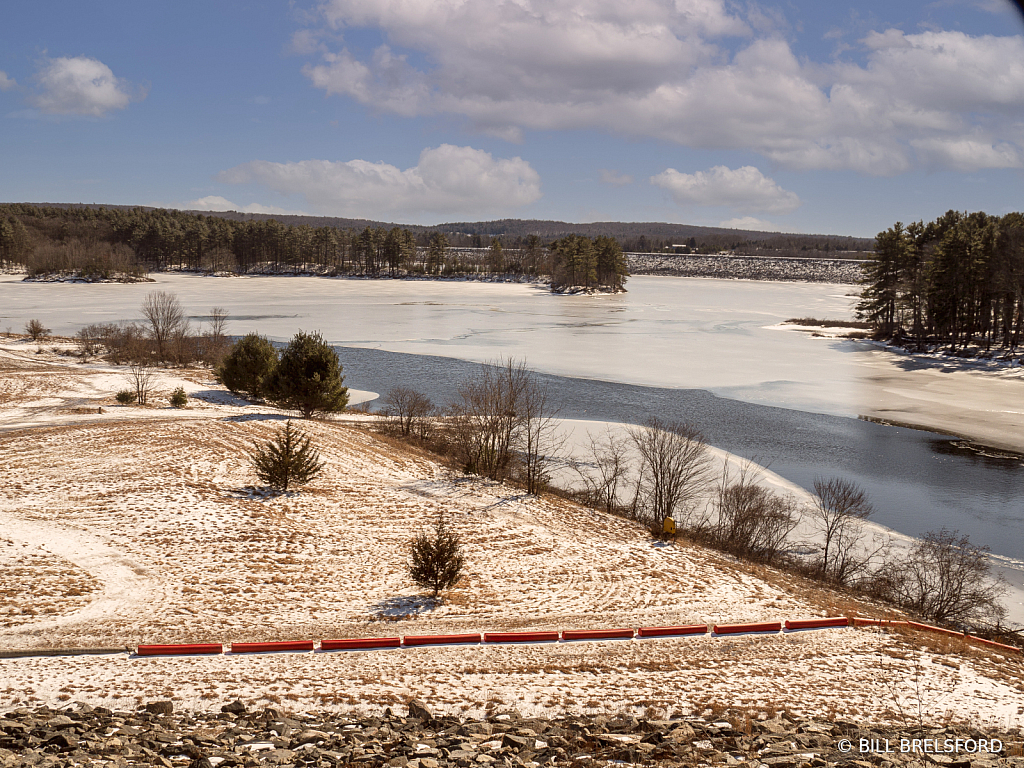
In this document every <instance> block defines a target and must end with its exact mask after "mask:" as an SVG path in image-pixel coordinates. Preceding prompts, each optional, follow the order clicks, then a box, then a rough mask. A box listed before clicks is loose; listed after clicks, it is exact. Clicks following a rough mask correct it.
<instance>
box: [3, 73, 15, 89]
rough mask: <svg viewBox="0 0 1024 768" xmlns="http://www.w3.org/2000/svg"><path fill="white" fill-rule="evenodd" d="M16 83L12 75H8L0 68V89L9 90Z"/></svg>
mask: <svg viewBox="0 0 1024 768" xmlns="http://www.w3.org/2000/svg"><path fill="white" fill-rule="evenodd" d="M17 85H18V84H17V83H16V82H14V78H13V77H8V76H7V73H6V72H4V71H2V70H0V91H9V90H11V88H14V87H16V86H17Z"/></svg>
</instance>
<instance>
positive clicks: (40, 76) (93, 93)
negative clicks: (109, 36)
mask: <svg viewBox="0 0 1024 768" xmlns="http://www.w3.org/2000/svg"><path fill="white" fill-rule="evenodd" d="M35 81H36V83H37V85H38V87H39V90H38V92H37V93H35V94H33V95H32V96H31V97H30V98H29V102H30V103H31V104H32V106H34V107H35V108H36V109H38V110H40V111H42V112H46V113H49V114H54V115H91V116H93V117H101V116H102V115H104V114H106V113H107V112H110V111H111V110H114V109H124V108H125V107H127V106H128V104H129V102H131V101H133V100H136V101H137V100H139V99H142V98H145V93H143V92H136V93H135V94H133V93H131V92H130V91H131V86H130V85H129V84H128V83H127V82H126V81H125V80H122V79H120V78H117V77H114V73H113V72H112V71H111V70H110V67H108V66H107V65H106V64H104V63H103V62H101V61H97V60H96V59H90V58H88V57H86V56H76V57H74V58H61V59H47V61H46V63H45V64H44V65H43V67H42V68H41V69H40V70H39V72H37V73H36V75H35Z"/></svg>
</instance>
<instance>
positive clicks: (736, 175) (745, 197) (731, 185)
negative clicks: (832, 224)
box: [650, 165, 800, 214]
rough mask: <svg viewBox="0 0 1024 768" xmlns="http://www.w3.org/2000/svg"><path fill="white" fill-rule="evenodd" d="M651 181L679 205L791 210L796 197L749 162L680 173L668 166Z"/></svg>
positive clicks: (798, 204) (798, 202) (773, 211)
mask: <svg viewBox="0 0 1024 768" xmlns="http://www.w3.org/2000/svg"><path fill="white" fill-rule="evenodd" d="M650 181H651V183H652V184H654V185H655V186H658V187H661V188H662V189H665V190H667V191H668V192H670V193H671V194H672V199H673V200H675V201H676V203H677V204H679V205H681V206H691V205H692V206H707V207H710V206H726V207H728V208H733V209H735V210H737V211H740V212H764V213H781V214H785V213H792V212H793V211H795V210H796V209H797V208H799V207H800V198H799V197H797V196H796V195H795V194H794V193H792V192H789V191H787V190H785V189H783V188H782V187H780V186H779V185H778V184H777V183H775V182H774V181H773V180H772V179H769V178H768V177H767V176H765V175H764V174H762V173H761V171H759V170H758V169H757V168H754V167H753V166H751V165H745V166H743V167H742V168H737V169H735V170H733V169H731V168H727V167H726V166H724V165H716V166H715V167H714V168H711V169H710V170H708V171H697V172H696V173H680V172H679V171H677V170H676V169H675V168H669V169H668V170H665V171H663V172H661V173H659V174H658V175H657V176H652V177H651V179H650Z"/></svg>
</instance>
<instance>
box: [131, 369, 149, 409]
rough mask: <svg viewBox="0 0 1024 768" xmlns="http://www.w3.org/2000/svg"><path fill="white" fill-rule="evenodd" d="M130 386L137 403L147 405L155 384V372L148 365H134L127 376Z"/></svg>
mask: <svg viewBox="0 0 1024 768" xmlns="http://www.w3.org/2000/svg"><path fill="white" fill-rule="evenodd" d="M126 378H127V379H128V386H129V387H130V388H131V391H132V392H134V393H135V402H137V403H138V404H139V405H146V402H147V401H148V400H149V395H150V391H151V388H152V382H153V371H152V369H151V368H150V367H149V366H148V365H146V363H138V362H136V363H132V364H131V365H130V366H129V368H128V373H127V375H126Z"/></svg>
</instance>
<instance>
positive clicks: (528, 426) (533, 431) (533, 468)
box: [514, 371, 565, 494]
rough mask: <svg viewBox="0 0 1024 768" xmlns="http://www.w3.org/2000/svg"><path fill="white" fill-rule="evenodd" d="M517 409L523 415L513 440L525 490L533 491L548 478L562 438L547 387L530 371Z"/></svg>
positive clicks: (538, 488) (561, 443) (538, 490)
mask: <svg viewBox="0 0 1024 768" xmlns="http://www.w3.org/2000/svg"><path fill="white" fill-rule="evenodd" d="M519 412H520V414H521V417H522V418H521V421H520V423H519V428H518V430H517V432H516V434H515V436H514V441H515V448H516V451H517V453H518V455H519V458H520V462H521V467H520V474H521V478H522V480H523V481H524V482H525V483H526V492H527V493H534V494H536V493H539V492H540V490H541V488H542V487H543V486H544V485H545V484H546V483H547V482H548V480H550V479H551V476H550V474H549V472H548V468H549V467H550V465H551V462H552V461H553V460H554V454H555V453H556V452H557V451H558V450H560V449H561V447H562V445H563V444H564V442H565V438H563V437H560V436H559V434H558V430H557V420H556V416H557V413H556V411H555V409H554V407H552V405H551V403H550V401H549V399H548V392H547V389H545V388H544V386H543V385H542V384H541V383H540V382H539V381H537V377H536V376H535V375H534V374H533V372H532V371H531V372H529V375H528V377H527V381H526V384H525V386H524V387H523V389H522V395H521V400H520V408H519Z"/></svg>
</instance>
